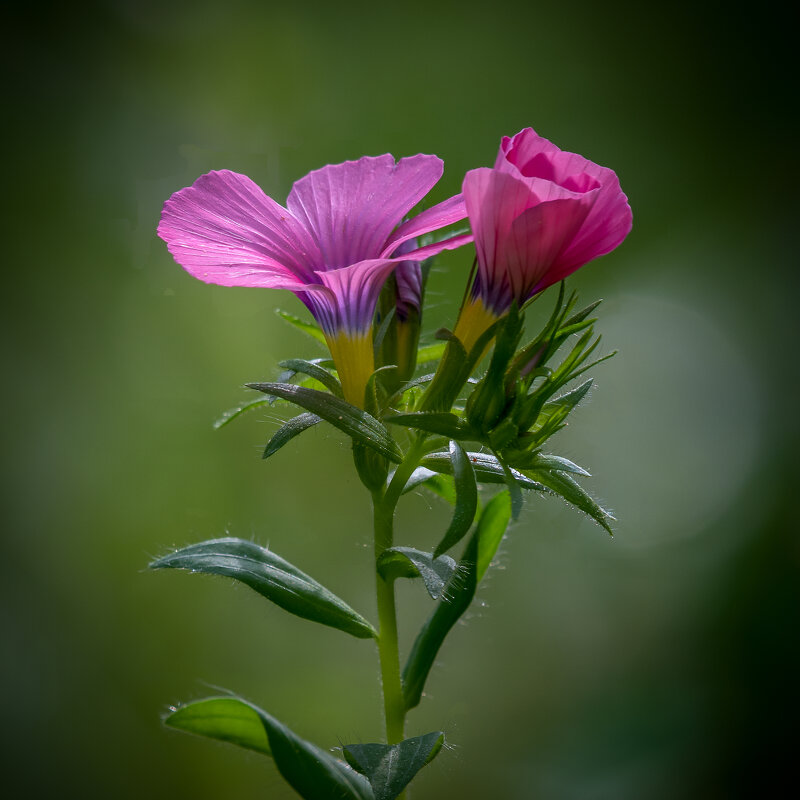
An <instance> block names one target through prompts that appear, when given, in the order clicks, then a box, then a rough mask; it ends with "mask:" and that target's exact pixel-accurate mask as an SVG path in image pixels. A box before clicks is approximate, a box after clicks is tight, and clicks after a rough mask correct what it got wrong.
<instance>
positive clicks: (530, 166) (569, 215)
mask: <svg viewBox="0 0 800 800" xmlns="http://www.w3.org/2000/svg"><path fill="white" fill-rule="evenodd" d="M463 189H464V200H465V202H466V206H467V214H468V216H469V220H470V223H471V225H472V231H473V234H474V236H475V248H476V250H477V255H478V272H477V276H476V279H475V283H474V285H473V287H472V295H471V299H470V304H469V305H470V306H477V307H472V308H465V309H464V312H463V313H462V317H464V322H463V323H462V320H461V319H460V320H459V326H458V327H457V329H456V332H457V333H459V327H460V328H461V331H460V334H461V336H462V337H463V338H467V339H470V340H473V341H474V338H477V335H479V334H480V332H481V331H480V330H478V331H477V334H475V333H474V330H473V331H469V332H468V331H467V328H471V329H476V328H478V327H481V325H483V324H484V322H486V321H491V320H492V319H496V318H497V317H499V316H501V315H502V314H503V313H505V312H506V311H507V310H508V308H509V307H510V305H511V302H512V301H513V300H516V301H517V303H519V304H520V305H522V304H523V303H524V302H525V301H526V300H528V299H529V298H531V297H533V295H535V294H537V293H538V292H540V291H542V290H543V289H546V288H547V287H548V286H550V285H551V284H553V283H557V282H558V281H560V280H561V279H562V278H565V277H567V275H570V274H571V273H572V272H574V271H575V270H576V269H578V268H579V267H581V266H583V265H584V264H586V263H587V262H588V261H591V260H592V259H594V258H597V257H598V256H602V255H605V254H606V253H609V252H610V251H611V250H613V249H614V248H615V247H617V246H618V245H619V244H620V243H621V242H622V240H623V239H624V238H625V237H626V236H627V235H628V233H629V232H630V229H631V219H632V217H631V209H630V206H629V205H628V198H627V197H626V196H625V195H624V194H623V192H622V190H621V189H620V185H619V180H618V179H617V176H616V174H615V173H614V172H613V170H610V169H608V168H606V167H600V166H598V165H597V164H593V163H592V162H591V161H588V160H587V159H585V158H583V156H579V155H576V154H575V153H567V152H565V151H563V150H559V149H558V147H556V146H555V145H554V144H552V143H551V142H549V141H548V140H547V139H543V138H542V137H541V136H538V135H537V134H536V133H535V131H534V130H533V129H532V128H526V129H525V130H523V131H520V132H519V133H518V134H517V135H516V136H514V137H512V138H509V137H507V136H506V137H504V138H503V140H502V142H501V144H500V152H499V153H498V155H497V161H496V162H495V166H494V169H488V168H481V169H474V170H471V171H470V172H468V173H467V174H466V176H465V178H464V185H463ZM483 329H485V326H484V327H483ZM468 333H469V335H468Z"/></svg>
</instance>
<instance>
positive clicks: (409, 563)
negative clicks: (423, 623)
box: [377, 547, 456, 600]
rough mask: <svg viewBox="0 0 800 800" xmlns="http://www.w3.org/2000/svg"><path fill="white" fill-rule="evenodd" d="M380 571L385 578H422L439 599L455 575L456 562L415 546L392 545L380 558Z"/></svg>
mask: <svg viewBox="0 0 800 800" xmlns="http://www.w3.org/2000/svg"><path fill="white" fill-rule="evenodd" d="M377 566H378V572H379V573H380V575H381V577H382V578H383V579H384V580H388V579H391V578H422V580H423V581H424V583H425V588H426V589H427V590H428V594H429V595H430V596H431V597H432V598H433V599H434V600H438V599H439V598H440V597H441V596H442V592H443V591H444V587H445V586H446V585H447V582H448V581H449V580H450V578H451V577H452V575H453V572H454V570H455V568H456V562H455V560H454V559H452V558H450V556H439V557H438V558H434V557H433V555H432V554H431V553H423V552H422V551H421V550H415V549H414V548H413V547H390V548H388V549H387V550H384V551H383V552H382V553H381V555H380V557H379V558H378V564H377Z"/></svg>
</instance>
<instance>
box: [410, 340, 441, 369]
mask: <svg viewBox="0 0 800 800" xmlns="http://www.w3.org/2000/svg"><path fill="white" fill-rule="evenodd" d="M446 347H447V342H434V344H426V345H423V346H422V347H420V348H419V350H417V364H428V363H430V362H431V361H439V360H440V359H441V357H442V356H443V355H444V350H445V348H446Z"/></svg>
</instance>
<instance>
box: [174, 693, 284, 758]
mask: <svg viewBox="0 0 800 800" xmlns="http://www.w3.org/2000/svg"><path fill="white" fill-rule="evenodd" d="M164 724H165V725H166V726H167V727H169V728H176V729H177V730H180V731H185V732H186V733H194V734H196V735H197V736H207V737H208V738H210V739H217V740H218V741H220V742H230V743H231V744H235V745H238V746H239V747H244V748H245V749H247V750H255V751H256V752H257V753H261V754H262V755H265V756H269V755H272V753H271V751H270V749H269V739H268V738H267V732H266V730H265V729H264V725H263V724H262V722H261V718H260V717H259V715H258V712H257V711H256V710H255V709H254V708H253V707H252V706H250V705H249V704H248V703H245V702H243V701H242V700H240V699H239V698H238V697H208V698H206V699H204V700H197V701H195V702H194V703H187V704H186V705H182V706H178V708H173V709H171V710H170V713H169V714H167V716H166V717H164Z"/></svg>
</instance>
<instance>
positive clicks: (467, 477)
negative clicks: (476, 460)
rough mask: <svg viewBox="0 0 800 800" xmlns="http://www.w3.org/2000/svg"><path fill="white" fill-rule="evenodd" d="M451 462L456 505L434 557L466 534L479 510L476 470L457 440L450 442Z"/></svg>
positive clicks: (445, 550)
mask: <svg viewBox="0 0 800 800" xmlns="http://www.w3.org/2000/svg"><path fill="white" fill-rule="evenodd" d="M450 463H451V464H452V465H453V479H454V480H455V485H456V507H455V509H454V510H453V518H452V520H451V521H450V525H449V527H448V528H447V531H445V534H444V536H443V537H442V541H441V542H439V544H438V545H437V547H436V549H435V550H434V551H433V557H434V558H438V557H439V556H440V555H442V553H445V552H447V551H448V550H449V549H450V548H451V547H453V546H454V545H456V544H458V543H459V542H460V541H461V540H462V539H463V538H464V536H466V534H467V531H468V530H469V529H470V526H471V525H472V521H473V520H474V519H475V512H476V511H477V510H478V485H477V483H476V482H475V470H473V468H472V462H471V461H470V460H469V456H468V455H467V454H466V452H465V451H464V448H463V447H462V446H461V445H460V444H459V443H458V442H456V441H451V442H450Z"/></svg>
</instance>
